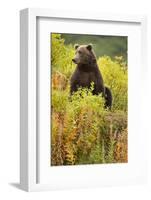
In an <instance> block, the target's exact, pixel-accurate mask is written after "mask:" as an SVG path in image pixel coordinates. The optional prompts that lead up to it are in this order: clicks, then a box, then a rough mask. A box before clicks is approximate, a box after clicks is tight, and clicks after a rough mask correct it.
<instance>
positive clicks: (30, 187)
mask: <svg viewBox="0 0 151 200" xmlns="http://www.w3.org/2000/svg"><path fill="white" fill-rule="evenodd" d="M39 18H42V19H47V20H48V21H49V20H50V21H51V19H58V20H61V21H62V23H63V21H64V20H70V22H71V23H72V21H76V20H78V21H83V22H86V21H87V22H89V21H90V22H91V23H93V22H97V23H98V24H99V22H104V23H111V24H114V23H119V24H123V23H124V24H127V26H131V27H133V25H135V24H137V25H138V26H139V28H138V29H139V31H140V41H139V42H140V44H139V45H140V51H141V53H140V54H139V55H140V62H141V63H140V69H141V75H142V76H141V80H139V78H140V77H139V74H138V77H137V75H136V77H135V78H136V80H137V82H139V81H141V85H142V87H141V88H140V89H139V90H140V91H141V94H143V87H145V74H146V73H145V67H141V66H147V63H146V60H147V58H146V55H147V52H146V51H147V41H146V38H147V37H146V34H147V28H146V27H147V25H146V17H145V16H141V15H139V16H135V15H134V16H129V15H128V16H124V15H112V14H100V13H95V12H94V13H93V12H92V13H87V12H78V13H77V12H73V11H54V10H49V9H33V8H32V9H24V10H21V12H20V185H21V188H22V189H24V190H26V191H39V190H52V189H64V188H74V187H76V188H77V187H80V188H81V187H93V186H94V187H98V186H109V185H128V184H137V183H145V182H146V179H147V170H146V166H147V162H146V160H147V159H146V145H145V144H146V132H145V131H144V133H143V137H142V139H140V138H139V139H138V144H141V145H142V146H141V149H142V151H141V152H138V154H139V153H140V155H141V158H140V160H141V161H142V162H141V164H140V166H138V169H139V170H138V174H135V173H134V175H132V173H133V172H134V169H133V170H132V169H131V173H130V174H129V175H128V176H127V178H124V177H123V178H122V177H117V178H116V177H113V178H111V179H110V178H109V177H106V180H105V179H103V180H104V182H101V181H99V179H100V177H99V176H98V180H96V176H92V177H89V180H90V181H89V182H88V180H84V181H83V182H82V181H80V182H81V184H80V182H79V183H78V181H79V180H77V182H76V183H75V184H74V183H73V181H72V178H71V180H70V178H69V181H68V183H67V181H66V182H64V179H63V178H62V183H61V179H60V180H58V179H57V180H56V182H55V183H54V184H53V182H49V181H48V182H44V181H43V182H42V183H41V182H40V181H39V178H37V177H39V176H41V173H42V172H41V169H43V171H44V170H45V168H42V167H41V164H40V163H39V162H40V161H39V154H42V151H40V150H39V138H38V137H39V135H38V130H39V125H38V124H39V123H40V122H39V119H40V118H39V110H38V109H39V108H38V106H39V104H38V103H37V102H38V99H39V98H40V97H39V93H38V87H39V82H38V81H39V79H38V78H37V76H38V75H39V74H38V68H37V64H38V62H39V58H38V56H37V55H39V52H40V51H38V53H37V47H38V38H37V31H38V28H37V27H38V22H37V20H38V19H39ZM137 42H138V41H136V43H137ZM42 48H43V47H42ZM44 48H45V47H44ZM46 72H48V73H49V70H48V71H46ZM45 75H46V73H44V77H43V78H45ZM48 75H49V74H48ZM131 75H134V72H132V74H131ZM46 78H47V77H46ZM40 87H44V86H42V85H41V86H40ZM46 89H49V88H48V87H47V86H46ZM137 92H138V91H137ZM46 95H48V93H47V92H46ZM45 99H46V98H45ZM48 100H49V99H48ZM141 102H142V108H141V109H140V110H139V115H142V113H143V111H142V110H143V104H144V103H145V100H144V98H143V97H141ZM130 109H131V108H130ZM142 129H143V130H145V127H144V126H143V124H142V127H141V130H142ZM134 130H135V129H134ZM40 137H41V136H40ZM42 137H43V136H42ZM140 137H141V135H140ZM44 141H46V140H44ZM40 145H41V144H40ZM41 157H42V156H41ZM44 157H45V156H44ZM140 160H139V161H140ZM41 162H42V160H41ZM39 166H40V167H39ZM86 167H87V166H86ZM86 167H85V169H82V168H80V171H81V170H85V171H87V170H86ZM112 167H113V166H112V165H111V168H112ZM135 167H136V166H135ZM39 168H40V169H39ZM74 168H77V167H76V166H75V167H74ZM74 168H72V169H73V170H71V168H61V170H60V171H59V173H65V174H66V175H67V174H68V172H69V174H70V175H71V174H73V172H74ZM107 168H110V166H107ZM113 168H114V167H113ZM121 168H122V166H121ZM133 168H134V166H133ZM92 170H96V171H97V170H98V171H101V170H103V168H102V169H101V168H100V165H97V166H91V169H90V171H92ZM115 170H116V171H117V170H118V168H117V169H115ZM124 170H125V169H124V167H123V171H121V173H123V172H124ZM46 171H47V170H46ZM90 171H89V170H88V171H87V172H86V173H89V172H90ZM102 172H103V171H102ZM55 173H56V172H55V170H54V174H55ZM110 173H112V170H111V171H110ZM75 174H76V176H78V175H79V176H81V174H79V171H78V170H75ZM119 174H120V173H119ZM85 175H86V174H85ZM43 176H45V178H46V179H47V178H48V177H47V174H46V173H45V174H44V175H43ZM85 177H86V176H85ZM49 178H50V179H51V176H50V177H49ZM49 178H48V179H49ZM53 178H54V179H55V176H54V177H53ZM54 179H53V180H54ZM73 179H74V177H73ZM67 180H68V178H67ZM95 180H96V181H95Z"/></svg>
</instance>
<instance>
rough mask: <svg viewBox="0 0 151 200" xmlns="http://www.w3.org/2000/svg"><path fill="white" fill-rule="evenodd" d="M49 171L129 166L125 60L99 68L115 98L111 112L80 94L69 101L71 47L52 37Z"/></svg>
mask: <svg viewBox="0 0 151 200" xmlns="http://www.w3.org/2000/svg"><path fill="white" fill-rule="evenodd" d="M51 40H52V48H51V49H52V52H51V57H52V60H51V63H52V84H51V86H52V87H51V89H52V90H51V107H52V109H51V122H52V124H51V128H52V129H51V165H54V166H56V165H77V164H99V163H117V162H119V163H120V162H127V66H126V64H125V63H124V60H123V58H121V57H116V58H115V59H114V60H113V59H111V58H110V57H107V56H104V57H101V58H99V59H98V64H99V67H100V70H101V73H102V75H103V78H104V82H105V85H106V86H108V87H109V88H110V89H111V90H112V93H113V100H114V101H113V108H112V110H108V109H105V108H104V99H103V97H102V96H101V95H99V96H96V95H92V90H93V83H92V85H91V88H90V89H87V88H84V89H82V88H79V90H78V91H77V92H76V93H74V95H73V96H71V97H70V96H69V79H70V76H71V74H72V73H73V71H74V68H75V65H74V64H72V63H71V60H72V57H73V54H74V49H73V46H71V45H69V46H67V45H65V44H64V42H65V41H64V40H63V39H62V38H61V35H60V34H52V36H51Z"/></svg>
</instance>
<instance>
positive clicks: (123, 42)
mask: <svg viewBox="0 0 151 200" xmlns="http://www.w3.org/2000/svg"><path fill="white" fill-rule="evenodd" d="M61 37H62V38H64V39H65V44H72V45H74V44H76V43H77V44H89V43H91V44H92V45H93V48H94V51H95V53H96V56H97V57H100V56H104V55H107V56H110V57H111V58H114V57H115V56H123V58H124V60H125V61H126V62H127V36H106V35H86V34H84V35H82V34H61Z"/></svg>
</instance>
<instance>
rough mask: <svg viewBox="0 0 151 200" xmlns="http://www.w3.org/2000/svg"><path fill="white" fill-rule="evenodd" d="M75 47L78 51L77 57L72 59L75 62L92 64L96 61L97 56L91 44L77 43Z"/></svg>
mask: <svg viewBox="0 0 151 200" xmlns="http://www.w3.org/2000/svg"><path fill="white" fill-rule="evenodd" d="M74 48H75V51H76V52H75V57H74V58H73V59H72V61H73V62H74V63H75V64H81V65H92V64H94V63H95V62H96V56H95V54H94V51H93V49H92V45H91V44H88V45H78V44H76V45H75V46H74Z"/></svg>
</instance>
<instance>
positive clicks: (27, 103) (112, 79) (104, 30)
mask: <svg viewBox="0 0 151 200" xmlns="http://www.w3.org/2000/svg"><path fill="white" fill-rule="evenodd" d="M20 44H21V48H20V134H21V135H20V136H21V137H20V184H21V187H22V189H24V190H26V191H38V190H54V189H64V188H81V187H100V186H109V185H128V184H137V183H145V182H146V179H147V169H146V166H147V163H146V160H147V159H146V158H147V156H146V140H147V139H146V132H147V131H146V129H145V123H144V119H143V114H144V110H143V108H144V104H145V100H144V95H143V94H144V88H145V76H146V73H145V70H146V67H147V64H146V60H147V59H146V54H147V52H146V44H147V42H146V17H145V16H123V15H109V14H101V13H86V12H81V13H79V12H78V13H77V12H73V11H68V12H67V11H66V12H65V11H61V12H60V11H58V12H57V11H53V10H48V9H25V10H22V11H21V12H20Z"/></svg>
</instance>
